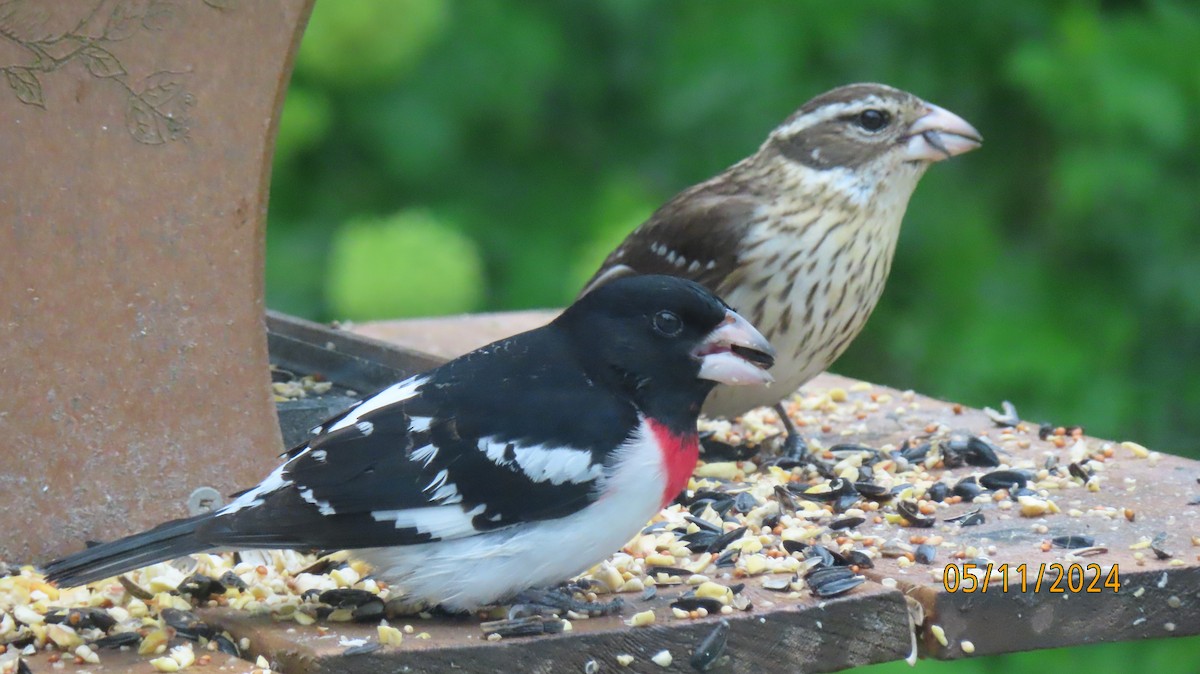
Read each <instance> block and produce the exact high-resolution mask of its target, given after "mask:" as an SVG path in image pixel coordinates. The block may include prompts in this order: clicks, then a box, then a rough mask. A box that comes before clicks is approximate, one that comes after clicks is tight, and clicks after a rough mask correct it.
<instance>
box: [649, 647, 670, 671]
mask: <svg viewBox="0 0 1200 674" xmlns="http://www.w3.org/2000/svg"><path fill="white" fill-rule="evenodd" d="M674 660H675V658H672V657H671V651H668V650H667V649H665V648H664V649H662V650H661V651H659V652H657V653H655V654H654V656H653V657H651V658H650V661H651V662H653V663H654V664H656V665H658V666H659V667H663V668H666V667H670V666H671V663H672V662H673V661H674Z"/></svg>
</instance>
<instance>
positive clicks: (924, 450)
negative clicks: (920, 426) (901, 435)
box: [896, 440, 932, 461]
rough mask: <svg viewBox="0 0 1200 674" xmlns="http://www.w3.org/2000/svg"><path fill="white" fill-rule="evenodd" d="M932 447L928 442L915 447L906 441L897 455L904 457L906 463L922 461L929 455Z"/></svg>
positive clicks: (897, 451)
mask: <svg viewBox="0 0 1200 674" xmlns="http://www.w3.org/2000/svg"><path fill="white" fill-rule="evenodd" d="M931 447H932V445H931V444H930V443H928V442H923V443H921V444H919V445H915V446H914V445H910V444H908V441H907V440H905V441H904V444H902V445H900V449H898V450H896V453H897V454H899V455H900V456H901V457H903V458H904V459H905V460H906V461H920V460H922V459H924V458H925V456H926V455H928V454H929V450H930V448H931Z"/></svg>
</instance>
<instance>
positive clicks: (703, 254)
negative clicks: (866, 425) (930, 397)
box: [583, 84, 982, 450]
mask: <svg viewBox="0 0 1200 674" xmlns="http://www.w3.org/2000/svg"><path fill="white" fill-rule="evenodd" d="M981 140H982V139H981V138H980V136H979V132H978V131H976V130H975V129H974V127H972V126H971V125H970V124H968V123H967V122H966V121H964V120H963V119H962V118H960V117H958V116H957V115H955V114H953V113H951V112H949V111H947V110H944V109H942V108H939V107H938V106H936V105H932V104H930V103H926V102H925V101H923V100H921V99H920V98H917V97H916V96H913V95H912V94H909V93H906V92H904V91H900V90H898V89H894V88H892V87H888V86H884V85H882V84H852V85H848V86H844V87H840V88H838V89H834V90H833V91H829V92H827V93H824V94H821V95H820V96H817V97H816V98H814V99H812V100H811V101H809V102H807V103H805V104H804V105H803V106H802V107H801V108H800V109H799V110H797V111H796V112H795V114H793V115H792V116H791V117H789V118H788V119H787V120H785V121H784V122H783V123H782V124H780V125H779V126H778V127H777V128H776V129H775V130H774V131H772V132H771V134H770V135H769V136H768V137H767V140H766V142H764V143H763V144H762V146H761V147H760V148H759V149H758V152H756V153H754V154H753V155H751V156H749V157H747V158H746V159H743V160H742V161H739V162H738V163H736V164H734V165H733V166H731V167H729V168H728V169H727V170H726V171H725V172H724V173H721V174H720V175H718V176H716V177H714V178H712V179H710V180H707V181H705V182H703V183H700V184H698V185H695V186H693V187H690V188H688V189H686V190H684V191H683V192H681V193H680V194H678V195H676V196H675V197H674V198H673V199H671V200H670V201H669V202H667V203H666V204H665V205H664V206H662V207H661V208H659V209H658V210H657V211H655V212H654V214H652V215H651V216H650V219H649V220H647V221H646V222H645V223H644V224H642V225H641V226H640V227H639V228H638V229H636V230H635V231H634V232H633V233H632V234H630V235H629V237H628V238H626V239H625V241H624V242H623V243H622V244H621V245H620V246H618V247H617V249H616V250H615V251H613V253H612V254H611V255H609V257H608V259H607V260H605V261H604V263H603V264H602V265H601V267H600V270H599V271H598V272H597V273H596V275H595V276H594V277H593V278H592V280H591V281H590V282H589V283H588V284H587V286H586V287H585V289H584V291H583V292H584V294H586V293H588V292H589V291H591V290H592V289H593V288H596V287H598V286H601V285H603V284H605V283H607V282H609V281H611V280H612V279H615V278H621V277H624V276H629V275H632V274H673V275H677V276H682V277H684V278H689V279H692V280H694V281H697V282H699V283H702V284H704V285H705V286H706V287H708V288H709V289H711V290H713V291H714V292H716V293H717V294H718V295H720V296H721V297H723V298H725V300H726V301H727V302H728V303H729V305H730V306H731V307H733V308H734V309H735V310H737V311H739V312H741V313H742V315H744V316H745V317H746V318H747V319H748V320H749V321H750V322H751V323H753V324H754V325H756V326H758V328H759V329H761V330H762V331H763V334H765V335H766V336H767V338H768V339H770V340H771V343H772V344H774V345H775V348H776V349H777V350H778V354H779V359H778V364H777V366H776V367H775V369H774V370H773V371H772V372H773V374H774V375H775V379H776V385H775V386H774V387H772V388H770V389H766V388H755V389H748V388H744V389H733V388H730V387H726V386H719V387H717V389H716V390H715V391H714V392H713V394H712V395H710V396H709V398H708V401H707V403H706V404H705V407H704V411H705V413H707V414H710V415H717V416H728V417H732V416H736V415H739V414H742V413H743V412H746V411H747V410H750V409H752V408H754V407H758V406H760V405H771V404H776V403H779V401H780V400H781V399H783V398H784V397H786V396H788V395H790V394H791V393H793V392H794V391H795V390H796V389H797V388H799V387H800V385H801V384H803V383H804V382H806V381H808V380H809V379H811V378H812V377H814V376H816V375H817V374H818V373H820V372H821V371H822V370H824V369H825V368H827V367H829V365H830V364H831V363H832V362H833V361H834V360H835V359H836V358H837V357H838V356H839V355H841V353H842V352H843V351H845V349H846V347H847V346H849V344H850V341H851V340H852V339H854V337H855V336H856V335H858V333H859V331H860V330H861V329H862V327H863V325H864V324H865V323H866V321H867V317H868V316H869V315H870V314H871V310H872V309H874V307H875V303H876V301H878V299H879V296H880V294H881V293H882V292H883V285H884V281H885V280H886V279H887V275H888V271H889V269H890V268H891V263H892V253H893V251H894V250H895V248H896V239H897V237H898V235H899V232H900V221H901V219H902V218H903V216H904V210H905V208H906V207H907V205H908V199H909V197H910V196H911V195H912V193H913V190H914V189H915V188H916V186H917V181H918V180H919V179H920V177H921V175H922V174H924V173H925V169H927V168H928V167H929V165H930V164H931V163H933V162H936V161H941V160H943V159H946V158H949V157H953V156H954V155H957V154H961V153H963V152H967V151H970V150H972V149H974V148H976V147H978V146H979V144H980V142H981ZM777 409H779V412H780V416H781V418H782V420H783V423H784V425H785V427H786V428H787V430H788V435H789V442H791V443H797V444H799V445H800V446H796V444H793V446H792V449H793V450H800V449H802V441H801V440H800V439H799V436H797V435H796V434H795V432H794V429H792V428H791V425H790V423H789V422H788V418H787V415H786V414H785V413H784V411H783V409H782V408H781V407H777Z"/></svg>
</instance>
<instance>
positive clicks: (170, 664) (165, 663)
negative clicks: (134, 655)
mask: <svg viewBox="0 0 1200 674" xmlns="http://www.w3.org/2000/svg"><path fill="white" fill-rule="evenodd" d="M150 666H151V667H153V668H154V669H156V670H158V671H160V672H178V671H179V669H180V667H179V663H178V662H175V659H174V658H169V657H166V656H163V657H161V658H154V659H153V660H151V661H150Z"/></svg>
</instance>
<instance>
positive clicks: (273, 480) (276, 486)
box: [217, 449, 309, 515]
mask: <svg viewBox="0 0 1200 674" xmlns="http://www.w3.org/2000/svg"><path fill="white" fill-rule="evenodd" d="M308 451H309V450H308V449H305V450H304V452H308ZM304 452H301V454H300V456H303V455H304ZM288 463H291V461H289V462H288ZM288 463H285V464H283V465H281V466H279V467H278V468H276V469H275V470H273V471H271V474H270V475H268V476H267V479H265V480H263V481H262V482H259V483H258V486H257V487H255V488H253V489H251V490H250V491H248V492H246V493H245V494H242V495H241V496H239V497H237V500H235V501H234V502H233V503H230V504H229V505H227V506H225V507H224V508H221V511H220V512H218V513H217V514H218V515H232V514H233V513H235V512H237V511H239V510H242V509H244V508H251V507H254V506H257V505H262V502H263V498H264V497H265V496H267V495H268V494H270V493H272V492H276V491H279V490H280V489H283V488H284V487H287V486H289V485H291V484H292V482H291V480H287V479H284V477H283V470H284V468H287V466H288Z"/></svg>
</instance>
